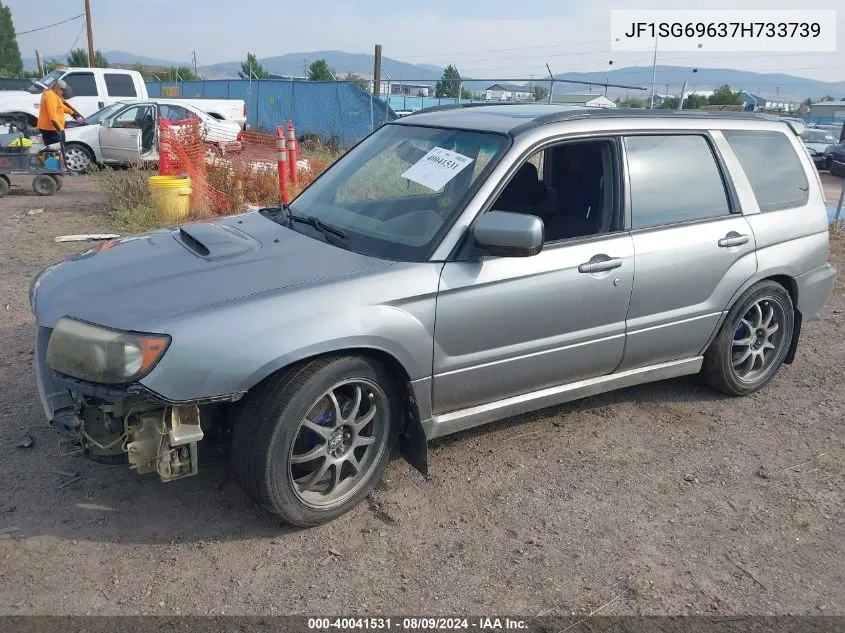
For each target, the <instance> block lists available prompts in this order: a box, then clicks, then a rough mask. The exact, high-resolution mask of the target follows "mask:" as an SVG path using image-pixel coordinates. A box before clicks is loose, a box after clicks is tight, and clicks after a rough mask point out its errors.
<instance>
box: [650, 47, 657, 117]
mask: <svg viewBox="0 0 845 633" xmlns="http://www.w3.org/2000/svg"><path fill="white" fill-rule="evenodd" d="M656 78H657V35H655V36H654V64H653V65H652V67H651V104H650V105H649V107H650V108H653V107H654V81H655V79H656Z"/></svg>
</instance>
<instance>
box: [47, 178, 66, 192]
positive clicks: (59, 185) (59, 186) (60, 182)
mask: <svg viewBox="0 0 845 633" xmlns="http://www.w3.org/2000/svg"><path fill="white" fill-rule="evenodd" d="M50 178H52V179H53V180H55V181H56V191H61V189H62V186H63V185H64V179H63V178H62V177H61V176H53V175H51V176H50Z"/></svg>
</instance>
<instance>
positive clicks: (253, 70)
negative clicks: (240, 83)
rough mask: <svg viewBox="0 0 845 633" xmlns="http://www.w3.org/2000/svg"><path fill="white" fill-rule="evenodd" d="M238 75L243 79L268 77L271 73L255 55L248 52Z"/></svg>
mask: <svg viewBox="0 0 845 633" xmlns="http://www.w3.org/2000/svg"><path fill="white" fill-rule="evenodd" d="M238 76H239V77H240V78H241V79H250V78H251V79H267V78H269V77H270V73H268V72H267V71H266V70H264V67H263V66H262V65H261V64H259V63H258V60H257V59H256V57H255V55H253V54H252V53H247V54H246V61H245V62H243V63H242V64H241V69H240V71H238Z"/></svg>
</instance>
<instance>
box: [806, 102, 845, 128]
mask: <svg viewBox="0 0 845 633" xmlns="http://www.w3.org/2000/svg"><path fill="white" fill-rule="evenodd" d="M807 122H808V123H845V100H843V101H819V102H818V103H812V104H810V114H809V116H808V117H807Z"/></svg>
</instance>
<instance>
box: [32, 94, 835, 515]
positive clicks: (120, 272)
mask: <svg viewBox="0 0 845 633" xmlns="http://www.w3.org/2000/svg"><path fill="white" fill-rule="evenodd" d="M727 114H728V113H725V114H722V113H702V112H693V111H690V112H670V111H666V113H665V114H663V113H661V112H660V111H657V110H641V111H639V112H637V111H631V110H624V111H619V112H615V111H614V110H613V109H610V108H608V109H604V108H601V109H599V108H595V109H586V108H578V107H571V106H570V107H566V106H556V105H545V104H530V105H522V104H514V105H502V106H491V105H482V106H475V107H454V108H445V109H433V110H432V111H428V112H426V111H424V110H423V111H420V112H417V113H415V114H412V115H408V116H404V117H402V118H400V119H396V120H393V121H391V122H389V123H387V124H385V125H383V126H382V127H380V128H378V129H377V130H376V131H375V132H373V133H372V134H371V135H370V136H368V137H367V138H366V139H364V140H363V141H362V142H361V143H359V144H357V145H356V146H355V147H354V148H353V149H352V150H350V151H349V152H348V153H347V154H346V155H344V156H343V157H341V158H340V159H339V160H337V161H336V162H335V163H333V164H332V166H331V167H329V168H328V170H327V171H325V172H324V173H323V175H321V176H320V178H318V179H317V180H315V181H314V182H313V184H311V185H310V186H308V187H307V188H306V189H305V190H304V191H302V193H300V194H299V195H298V196H297V197H296V199H295V200H294V201H293V202H292V203H291V204H290V205H285V206H282V207H276V208H266V209H261V210H256V211H251V212H247V213H242V214H239V215H236V216H233V217H221V218H216V219H214V220H209V221H204V222H194V223H190V224H186V225H183V226H181V227H174V228H168V229H162V230H159V231H153V232H148V233H144V234H141V235H135V236H132V237H128V238H122V239H118V240H115V241H112V242H105V243H102V244H98V245H96V246H92V247H91V248H89V249H87V250H85V251H83V252H81V253H79V254H78V255H76V256H73V257H71V258H70V260H69V261H65V262H63V263H60V264H58V265H53V266H51V267H49V268H47V269H45V271H43V272H41V273H40V274H39V275H37V276H36V277H35V278H34V279H33V282H32V285H31V288H30V297H29V299H30V305H31V306H32V310H33V313H34V315H35V320H36V324H37V325H36V331H37V333H36V344H35V372H36V375H37V381H38V388H39V393H40V396H41V403H42V406H43V408H44V413H45V415H46V417H47V419H48V420H49V421H50V424H51V425H52V426H53V428H55V429H56V430H57V431H58V432H59V433H60V434H61V435H63V436H64V437H65V438H66V441H67V442H68V444H67V449H66V450H69V451H70V450H75V451H78V452H81V453H84V454H85V455H87V456H88V457H90V458H92V459H94V460H95V461H101V462H105V463H128V464H129V466H130V467H131V468H132V469H134V470H135V471H136V472H137V473H139V474H141V473H157V474H158V476H159V477H160V478H161V479H162V480H164V481H170V480H174V479H179V478H182V477H187V476H191V475H195V474H196V473H197V472H198V468H199V463H198V461H197V459H198V458H197V456H198V454H201V453H198V446H197V444H198V442H200V441H202V439H203V438H204V437H205V433H207V432H208V431H210V430H212V429H215V428H217V427H220V426H222V427H223V429H224V430H226V431H231V437H232V451H231V453H232V465H233V470H234V472H235V474H236V475H237V477H238V479H239V480H240V482H241V484H242V486H243V488H244V490H245V491H246V492H247V493H248V494H249V495H250V496H251V497H252V498H253V499H254V500H255V501H256V502H257V503H258V504H260V505H261V506H262V507H264V508H266V509H268V510H270V511H272V512H274V513H277V514H278V515H279V516H281V517H282V518H283V519H284V520H285V521H287V522H289V523H292V524H295V525H300V526H313V525H317V524H320V523H324V522H326V521H329V520H331V519H333V518H336V517H338V516H340V515H341V514H343V513H345V512H347V511H348V510H350V509H351V508H353V507H354V506H355V505H356V504H358V503H359V502H360V501H362V500H363V499H364V498H366V496H367V495H368V494H369V493H370V492H371V491H372V490H373V489H374V487H375V486H376V484H377V483H378V481H379V479H380V477H381V475H382V473H383V472H384V470H385V468H386V467H387V465H388V462H389V460H390V457H391V455H392V454H393V452H394V447H398V449H399V451H400V452H401V454H402V455H403V456H405V458H406V459H407V460H408V461H409V462H410V463H411V464H412V465H413V466H414V467H416V468H418V469H420V470H421V471H422V472H427V468H428V466H427V446H428V441H429V440H431V439H434V438H439V437H443V436H445V435H449V434H452V433H457V432H460V431H464V430H466V429H469V428H471V427H475V426H478V425H481V424H486V423H489V422H492V421H494V420H498V419H502V418H506V417H510V416H514V415H519V414H523V413H526V412H529V411H534V410H538V409H541V408H544V407H549V406H553V405H557V404H560V403H562V402H566V401H570V400H575V399H579V398H583V397H585V396H594V395H596V394H599V393H603V392H607V391H611V390H614V389H620V388H626V387H631V386H633V385H638V384H643V383H647V382H652V381H658V380H664V379H668V378H673V377H678V376H684V375H694V374H699V375H700V377H701V378H702V379H703V381H704V382H706V383H707V384H709V385H710V386H711V387H713V388H715V389H717V390H719V391H721V392H723V393H725V394H729V395H731V396H745V395H750V394H753V393H755V392H757V391H758V390H760V389H762V388H763V387H764V386H765V385H766V384H768V383H769V381H771V380H772V379H773V378H774V377H775V375H776V374H777V373H778V371H779V370H780V368H781V366H782V365H783V364H784V363H786V364H789V363H791V362H792V361H793V359H794V358H795V355H796V352H797V350H798V349H799V348H800V344H799V342H800V336H801V332H802V324H804V323H806V322H807V321H809V320H812V319H814V318H816V317H817V315H818V312H819V310H820V309H821V308H822V307H823V306H824V305H825V303H826V302H827V299H828V297H829V295H830V292H831V290H832V288H833V285H834V282H835V278H836V269H835V268H834V267H833V266H832V265H831V264H829V263H828V262H827V257H828V245H829V237H828V217H827V212H826V209H825V202H824V193H823V191H822V189H821V182H820V179H819V177H818V173H817V172H816V170H815V168H814V167H813V163H812V161H811V160H810V159H809V157H808V156H807V155H806V152H805V151H804V148H803V147H802V144H801V141H800V140H799V139H798V138H797V136H796V135H795V133H794V132H793V130H792V129H791V128H790V127H789V126H788V125H786V124H785V123H783V122H778V121H773V120H771V119H770V118H766V117H761V116H759V115H751V114H743V113H730V115H729V116H728V115H727ZM538 165H539V167H538ZM785 380H786V378H785ZM690 397H692V398H695V397H696V396H695V394H694V393H693V392H691V394H690ZM218 437H219V436H218ZM224 437H226V435H224ZM467 450H468V451H470V452H471V451H474V450H476V449H475V448H472V447H468V448H467ZM714 450H716V451H717V452H718V449H714ZM561 468H565V465H564V466H561ZM526 476H528V477H532V478H534V477H536V476H537V475H536V474H526ZM533 481H535V479H532V482H533ZM126 499H127V503H129V504H131V503H132V496H131V492H129V491H127V494H126ZM186 511H190V508H186Z"/></svg>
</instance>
